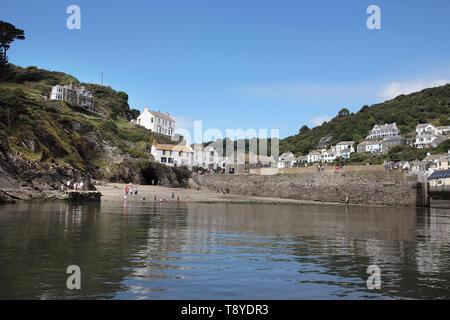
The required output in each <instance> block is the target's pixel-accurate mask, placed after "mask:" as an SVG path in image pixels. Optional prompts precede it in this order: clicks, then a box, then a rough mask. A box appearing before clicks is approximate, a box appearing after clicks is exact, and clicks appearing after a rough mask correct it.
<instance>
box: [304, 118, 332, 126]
mask: <svg viewBox="0 0 450 320" xmlns="http://www.w3.org/2000/svg"><path fill="white" fill-rule="evenodd" d="M331 119H332V117H331V116H323V117H315V118H312V119H309V122H310V123H312V124H313V125H314V126H320V125H321V124H322V123H324V122H325V121H330V120H331Z"/></svg>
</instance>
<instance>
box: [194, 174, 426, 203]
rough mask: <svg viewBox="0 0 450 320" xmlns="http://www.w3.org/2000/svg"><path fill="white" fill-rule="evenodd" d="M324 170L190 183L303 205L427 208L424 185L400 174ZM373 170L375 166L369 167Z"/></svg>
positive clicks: (200, 178)
mask: <svg viewBox="0 0 450 320" xmlns="http://www.w3.org/2000/svg"><path fill="white" fill-rule="evenodd" d="M368 167H369V166H367V168H365V169H366V170H356V169H355V170H348V169H345V170H340V171H332V170H326V171H321V172H317V171H315V172H313V171H311V172H303V173H292V174H275V175H261V174H258V175H257V174H246V175H245V174H242V175H232V174H230V175H198V176H195V177H194V180H195V181H196V183H197V184H199V185H200V186H203V187H205V188H207V189H210V190H213V191H221V190H222V189H225V190H226V192H229V193H232V194H240V195H252V196H261V197H274V198H275V197H277V198H287V199H296V200H305V201H318V202H334V203H344V202H345V201H346V199H347V198H348V200H349V203H350V204H360V205H381V206H400V207H425V206H428V194H427V187H426V184H425V183H422V182H419V181H418V178H417V176H410V175H407V174H405V173H402V172H401V171H390V172H385V171H384V168H383V170H379V168H371V169H369V168H368ZM370 167H375V166H370Z"/></svg>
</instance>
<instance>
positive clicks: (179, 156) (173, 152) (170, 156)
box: [151, 143, 194, 168]
mask: <svg viewBox="0 0 450 320" xmlns="http://www.w3.org/2000/svg"><path fill="white" fill-rule="evenodd" d="M193 153H194V150H192V148H191V147H190V146H189V145H179V144H178V145H174V144H160V143H153V145H152V148H151V154H152V155H153V157H154V158H155V161H157V162H159V163H162V164H165V165H167V166H169V167H180V166H186V167H188V168H192V156H193Z"/></svg>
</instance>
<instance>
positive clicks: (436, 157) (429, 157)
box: [425, 153, 448, 160]
mask: <svg viewBox="0 0 450 320" xmlns="http://www.w3.org/2000/svg"><path fill="white" fill-rule="evenodd" d="M445 156H448V154H446V153H443V154H442V153H441V154H430V155H429V156H426V158H425V160H434V159H439V158H441V157H445Z"/></svg>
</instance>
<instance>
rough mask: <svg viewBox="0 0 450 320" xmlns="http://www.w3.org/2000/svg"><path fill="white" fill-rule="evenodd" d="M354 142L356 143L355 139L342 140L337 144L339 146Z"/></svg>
mask: <svg viewBox="0 0 450 320" xmlns="http://www.w3.org/2000/svg"><path fill="white" fill-rule="evenodd" d="M354 143H355V141H341V142H339V143H338V144H337V146H338V145H347V144H354Z"/></svg>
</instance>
